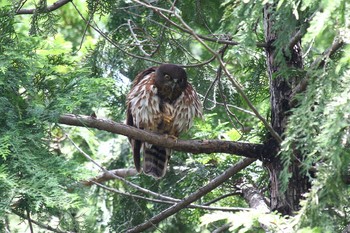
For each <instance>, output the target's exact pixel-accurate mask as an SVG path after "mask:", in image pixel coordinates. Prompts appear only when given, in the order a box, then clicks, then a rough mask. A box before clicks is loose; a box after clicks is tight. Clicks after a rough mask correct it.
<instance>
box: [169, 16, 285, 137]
mask: <svg viewBox="0 0 350 233" xmlns="http://www.w3.org/2000/svg"><path fill="white" fill-rule="evenodd" d="M175 16H176V17H177V18H178V19H179V20H180V22H181V23H182V24H183V25H184V26H185V27H186V28H187V29H188V30H190V31H191V33H192V35H193V36H194V38H196V40H197V41H198V42H199V43H201V44H202V45H203V46H204V47H205V48H206V49H207V50H208V51H209V52H210V53H212V54H213V55H214V56H216V59H217V60H218V62H219V63H220V66H221V67H222V69H223V70H224V72H225V74H226V76H227V78H228V79H229V81H231V83H232V85H233V86H234V87H235V88H236V90H237V92H238V93H239V94H240V96H241V97H242V98H243V99H244V101H245V102H246V103H247V105H248V106H249V108H250V109H251V110H252V111H253V112H254V114H255V116H256V117H257V118H258V119H259V120H260V121H261V122H262V123H263V124H264V126H265V127H266V128H267V130H268V131H269V132H270V133H271V135H272V136H273V137H274V138H275V139H276V140H277V142H278V143H281V142H282V138H281V137H280V135H278V133H277V132H276V131H275V130H274V129H273V128H272V126H271V125H270V124H269V123H268V122H267V121H266V119H265V118H264V117H262V116H261V115H260V113H259V112H258V110H257V109H256V108H255V107H254V105H253V104H252V102H251V101H250V100H249V98H248V96H247V95H246V94H245V93H244V91H243V87H242V86H241V84H240V83H239V82H238V81H237V80H236V79H235V78H234V77H233V76H232V75H231V73H230V72H229V71H228V69H227V67H226V63H225V62H224V61H223V60H222V59H221V57H220V54H218V53H216V52H215V51H214V50H213V49H212V48H210V47H209V46H208V45H207V44H206V43H205V42H204V41H203V40H202V39H201V38H199V37H198V35H197V34H196V33H195V32H194V31H193V29H192V28H191V27H190V26H188V25H187V24H186V22H185V21H184V20H183V19H182V17H181V16H179V15H178V14H176V13H175Z"/></svg>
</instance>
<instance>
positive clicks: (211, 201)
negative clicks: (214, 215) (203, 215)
mask: <svg viewBox="0 0 350 233" xmlns="http://www.w3.org/2000/svg"><path fill="white" fill-rule="evenodd" d="M237 195H241V193H239V192H232V193H227V194H225V195H222V196H220V197H217V198H214V199H213V200H210V201H208V202H206V203H203V205H204V206H208V205H211V204H213V203H215V202H218V201H220V200H222V199H224V198H226V197H231V196H237Z"/></svg>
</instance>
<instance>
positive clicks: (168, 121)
mask: <svg viewBox="0 0 350 233" xmlns="http://www.w3.org/2000/svg"><path fill="white" fill-rule="evenodd" d="M163 121H164V122H165V123H166V124H168V125H170V124H172V123H173V121H174V117H172V116H169V115H163Z"/></svg>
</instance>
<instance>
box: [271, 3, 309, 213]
mask: <svg viewBox="0 0 350 233" xmlns="http://www.w3.org/2000/svg"><path fill="white" fill-rule="evenodd" d="M274 10H275V8H274V6H273V5H270V4H266V5H265V7H264V30H265V42H266V43H267V44H269V45H270V46H269V47H267V48H266V50H265V51H266V63H267V69H268V75H269V84H270V103H271V125H272V127H273V129H274V130H275V131H276V132H277V133H278V134H279V135H280V136H281V137H282V138H283V133H284V132H285V130H286V125H287V120H288V114H290V110H291V105H290V103H291V101H290V99H291V96H292V90H293V88H294V87H295V86H296V85H297V84H298V82H299V78H298V77H283V76H281V75H277V72H278V71H279V69H280V68H279V65H278V63H277V62H276V51H275V48H274V47H273V42H274V41H276V40H277V37H278V32H276V31H274V30H273V27H274V19H273V17H274ZM296 31H297V30H296ZM285 49H288V51H287V52H288V54H289V55H285V62H286V64H287V66H288V67H292V68H296V69H298V68H302V67H303V63H302V53H301V45H300V40H299V41H298V42H296V43H295V44H294V46H293V47H291V48H290V47H289V46H288V45H286V48H285ZM283 52H285V51H283ZM274 145H276V148H275V149H276V151H278V150H279V145H278V144H277V143H274ZM295 158H296V159H295V160H294V161H293V162H292V164H291V166H290V167H289V168H288V169H289V172H290V173H291V174H292V177H291V178H290V180H289V184H288V187H287V189H286V191H284V192H282V191H281V183H280V174H281V171H282V170H283V168H284V166H283V163H282V161H281V159H280V157H279V156H277V155H276V156H274V158H273V159H271V161H269V162H268V163H266V164H265V166H266V167H267V169H268V171H269V174H270V182H271V186H270V203H271V204H270V205H271V206H270V207H271V210H277V211H279V212H280V213H282V214H284V215H292V214H293V213H294V212H295V211H296V210H298V209H299V202H300V199H301V198H302V194H303V193H305V192H306V191H307V190H308V188H309V182H308V179H307V177H306V176H304V175H302V174H301V171H300V167H299V165H300V161H301V158H299V156H298V153H297V152H295Z"/></svg>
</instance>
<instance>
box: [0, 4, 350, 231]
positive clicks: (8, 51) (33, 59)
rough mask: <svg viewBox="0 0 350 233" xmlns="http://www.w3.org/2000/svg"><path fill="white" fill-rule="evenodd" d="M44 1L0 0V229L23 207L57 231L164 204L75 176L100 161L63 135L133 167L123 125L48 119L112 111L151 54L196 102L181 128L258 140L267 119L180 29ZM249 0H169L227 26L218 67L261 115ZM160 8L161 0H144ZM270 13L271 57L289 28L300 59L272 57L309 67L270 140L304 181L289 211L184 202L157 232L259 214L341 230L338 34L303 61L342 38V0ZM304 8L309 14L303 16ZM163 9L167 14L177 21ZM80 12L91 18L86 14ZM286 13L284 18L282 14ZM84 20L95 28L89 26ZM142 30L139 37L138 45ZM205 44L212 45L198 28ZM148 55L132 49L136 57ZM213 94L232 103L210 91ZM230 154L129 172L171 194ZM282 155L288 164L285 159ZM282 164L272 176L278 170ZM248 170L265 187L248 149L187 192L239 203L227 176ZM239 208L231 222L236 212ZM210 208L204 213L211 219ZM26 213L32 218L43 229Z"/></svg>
mask: <svg viewBox="0 0 350 233" xmlns="http://www.w3.org/2000/svg"><path fill="white" fill-rule="evenodd" d="M53 2H54V1H47V2H46V1H26V2H24V5H23V8H28V9H29V8H34V7H35V8H37V9H39V10H38V11H37V12H36V13H34V14H32V15H16V10H17V9H18V8H19V6H20V5H21V3H20V1H4V0H3V1H0V231H3V232H10V231H11V232H30V229H29V226H28V222H27V221H23V216H27V214H28V213H30V215H31V217H32V219H35V220H36V221H37V222H39V223H40V224H43V225H46V226H48V225H49V226H52V227H54V228H55V229H56V228H57V229H60V231H63V232H68V231H69V232H122V231H125V230H126V229H128V228H130V227H132V226H135V225H137V224H140V223H142V222H144V221H145V220H147V219H149V218H150V217H152V216H154V215H155V214H158V213H159V212H160V211H162V210H163V209H165V208H166V207H167V205H164V204H159V203H152V202H148V201H145V200H141V199H137V198H132V197H130V196H126V195H119V194H116V193H112V192H109V191H106V190H104V189H101V188H99V187H97V186H91V187H85V186H83V185H81V183H80V181H81V180H87V179H89V178H91V177H94V176H96V175H98V174H99V172H100V170H99V169H98V168H97V167H96V166H94V165H93V164H92V163H91V162H90V161H88V160H87V159H86V158H85V157H84V156H82V154H81V153H80V152H79V151H78V150H77V148H76V147H75V146H74V145H73V144H72V141H73V142H74V143H75V144H76V145H78V146H79V148H81V149H83V150H84V151H85V152H86V153H87V154H89V155H90V156H91V157H92V158H93V159H94V160H95V161H97V162H98V163H99V164H101V165H103V166H104V167H105V168H106V169H109V170H110V169H117V168H128V167H132V166H133V164H132V158H131V154H130V148H129V145H128V141H127V139H126V138H125V137H122V136H118V135H112V134H110V133H106V132H102V131H98V130H93V129H87V128H76V127H68V126H64V125H59V124H57V121H58V117H59V116H60V115H61V114H64V113H74V114H85V115H90V114H92V113H93V112H95V113H96V114H97V116H98V117H105V118H109V119H112V120H114V121H117V122H123V121H124V119H125V95H126V93H127V91H128V89H129V87H130V84H131V82H132V79H133V77H135V75H136V74H137V73H138V72H139V71H140V70H142V69H145V68H147V67H149V66H153V65H156V64H157V62H160V63H163V62H171V63H177V64H184V65H194V66H193V67H191V66H190V67H187V68H186V71H187V73H188V76H189V77H190V81H191V83H192V84H193V85H194V86H195V87H196V89H197V91H198V93H199V94H200V96H201V98H202V100H204V96H206V97H207V98H206V101H205V103H204V106H205V108H206V110H205V120H203V121H201V120H198V121H196V123H195V126H194V127H193V128H192V129H191V130H190V131H189V132H188V133H187V134H185V135H183V136H182V137H183V138H185V139H190V138H195V139H228V140H241V141H247V142H254V143H261V142H263V141H264V139H265V135H266V132H267V131H266V129H265V128H264V126H263V125H262V124H261V123H260V122H259V121H258V120H257V118H255V117H253V116H252V115H251V114H247V113H246V112H243V111H239V110H237V108H235V107H239V108H243V109H246V110H249V109H248V107H247V105H246V103H245V102H244V101H243V99H242V98H241V96H240V95H239V94H238V93H237V90H235V89H234V88H233V87H232V84H231V83H230V82H229V81H228V80H227V79H226V78H224V77H222V78H221V83H220V84H216V85H214V86H212V83H213V82H214V80H215V79H216V77H217V76H216V73H217V68H218V63H217V62H216V61H215V60H214V61H212V62H210V63H207V64H204V65H196V64H200V63H203V62H205V61H208V60H209V59H210V58H211V57H212V54H210V52H209V51H208V50H207V49H206V48H204V47H203V46H202V45H201V44H200V43H198V41H197V40H195V39H194V38H193V37H192V36H191V35H190V34H188V33H185V32H184V31H182V30H181V29H179V28H177V27H174V26H172V25H170V24H169V22H166V21H165V20H164V19H162V18H161V17H160V16H159V15H157V14H155V13H154V12H153V11H151V10H149V9H147V8H146V7H143V6H140V5H137V4H136V3H134V2H132V1H104V0H100V1H72V2H73V3H74V4H71V3H69V4H67V5H65V6H64V7H61V8H59V9H57V10H55V11H53V12H49V13H43V12H41V11H40V9H45V6H46V5H51V4H52V3H53ZM266 2H268V1H265V2H262V1H243V2H241V1H233V0H226V1H199V0H198V1H181V2H180V1H179V2H178V3H177V4H176V7H177V11H178V12H179V13H180V14H181V17H182V19H183V20H184V21H185V22H186V23H187V24H188V25H189V26H190V27H191V28H193V29H194V31H195V32H196V33H198V34H201V35H230V36H231V38H229V39H231V40H233V41H237V42H239V44H238V45H236V46H229V47H228V48H227V50H226V52H225V55H224V59H225V61H227V67H228V69H229V71H230V72H231V73H232V74H233V75H234V76H235V78H236V79H237V80H238V81H239V82H240V83H241V84H242V85H243V87H244V90H245V92H246V94H247V96H248V97H249V99H250V100H251V101H252V103H253V104H254V106H255V107H256V108H257V109H258V110H259V112H260V113H261V114H262V115H263V116H264V117H265V118H267V119H270V114H269V112H270V105H269V89H268V88H269V81H268V76H267V74H266V63H265V62H266V61H265V52H264V50H263V49H262V48H261V47H259V46H257V43H263V42H264V33H263V24H262V22H263V20H262V13H261V12H262V8H263V7H264V4H265V3H266ZM156 5H157V7H163V8H166V9H168V8H169V7H170V5H169V2H167V1H159V2H156ZM276 8H277V11H276V14H275V15H274V17H275V20H276V22H277V23H276V25H277V26H276V28H275V29H276V30H277V31H278V32H279V35H280V36H279V38H278V40H277V41H276V42H275V46H276V50H277V51H278V54H279V58H280V60H279V62H280V64H281V66H283V61H284V60H285V59H282V58H283V56H284V54H283V47H284V46H283V45H285V44H288V42H289V40H290V37H291V33H292V32H293V31H294V29H295V28H300V29H301V30H302V31H303V32H304V36H303V38H302V42H303V46H302V47H303V49H304V50H305V54H304V62H305V64H304V66H305V67H304V69H303V70H290V69H288V68H287V67H285V68H284V69H282V70H281V73H282V74H286V76H287V77H288V76H292V75H294V74H295V73H297V74H300V75H307V76H308V77H309V80H310V82H309V85H308V89H307V91H306V92H305V93H303V94H300V96H298V99H299V100H300V105H299V106H297V108H295V109H294V110H293V111H292V114H291V117H290V119H289V124H288V129H287V132H286V133H285V140H284V142H283V147H282V153H281V155H280V156H282V159H283V161H284V163H285V164H286V165H288V164H289V163H291V162H292V160H293V156H292V153H291V151H292V150H293V149H298V150H300V152H301V153H302V155H303V156H304V157H305V161H303V163H302V167H303V169H304V172H305V174H309V171H310V169H311V168H314V167H316V168H317V170H318V173H317V176H316V177H315V176H312V175H311V174H310V179H311V181H312V189H311V190H310V192H309V193H308V194H307V195H306V197H305V200H304V201H303V203H302V206H301V210H300V211H299V213H297V215H296V216H295V217H293V218H284V217H282V216H280V215H278V214H276V213H271V214H262V213H255V212H247V213H245V212H244V213H241V212H239V213H225V214H224V213H221V212H219V213H218V212H212V211H210V212H208V211H205V210H202V209H184V210H182V211H181V212H179V213H177V214H176V215H174V216H172V217H170V218H168V219H167V220H165V221H163V222H162V223H161V224H159V225H158V226H157V228H156V230H155V231H157V232H210V231H212V230H214V229H216V228H218V227H220V226H221V225H223V224H225V223H226V222H232V223H234V225H233V226H232V227H231V228H230V229H231V231H237V232H238V231H240V232H246V231H248V232H258V230H262V228H261V225H260V224H259V223H261V222H263V223H265V224H270V225H271V223H272V225H274V226H275V228H272V227H271V231H276V232H279V231H281V229H282V230H283V232H288V231H290V232H295V231H297V230H300V232H340V231H341V230H342V229H344V227H345V226H347V225H348V224H349V217H348V216H349V204H348V198H349V186H348V184H346V182H344V180H343V179H344V173H346V172H347V170H348V165H349V158H350V157H349V124H350V122H349V112H350V109H349V106H350V104H349V101H350V96H349V93H350V90H349V80H350V72H349V61H350V51H349V47H348V46H345V47H343V48H342V49H341V50H340V51H339V52H338V53H337V54H335V56H334V57H332V59H328V60H327V61H326V62H327V65H326V66H325V67H324V68H321V69H317V68H315V67H312V65H311V64H312V62H313V61H315V59H317V58H318V57H319V56H320V54H321V53H322V52H323V51H325V50H326V49H327V48H328V47H329V46H330V45H331V44H332V42H333V40H334V38H335V37H339V38H343V39H344V40H345V41H347V42H349V35H350V33H349V22H350V21H349V18H350V17H349V12H350V11H349V4H348V3H347V1H345V0H343V1H340V0H337V1H325V0H323V1H302V2H300V1H298V2H295V1H287V0H285V1H279V2H278V4H277V7H276ZM308 18H311V21H310V22H309V23H305V21H306V19H308ZM174 21H175V22H176V23H178V24H180V22H179V21H177V20H176V19H174ZM88 22H90V23H91V25H92V26H93V27H91V26H88V24H87V23H88ZM287 22H288V23H287ZM94 28H95V29H94ZM137 41H142V45H143V47H142V49H140V48H141V47H140V46H139V45H137ZM207 44H208V45H209V46H210V47H211V48H212V49H214V50H216V51H218V50H220V49H222V48H223V46H224V45H222V44H219V43H217V42H209V41H208V42H207ZM145 57H146V58H147V60H145V59H141V58H145ZM224 101H226V102H227V103H228V104H230V105H232V106H233V107H231V108H230V110H231V111H232V112H234V115H230V114H228V113H227V111H226V109H225V108H224V107H223V106H222V105H220V104H218V103H223V102H224ZM239 160H240V158H239V157H238V156H234V155H227V154H217V153H216V154H198V155H192V154H188V153H180V152H177V153H176V154H174V155H173V156H172V161H171V164H170V167H169V171H168V173H167V175H166V177H165V178H164V179H162V180H160V181H156V180H153V179H152V178H149V177H145V176H143V175H139V176H135V177H129V178H128V180H129V181H132V182H133V183H135V184H137V185H140V186H142V187H147V188H148V189H149V190H151V191H154V192H157V193H161V194H164V195H167V196H171V197H175V198H178V199H182V198H184V197H186V196H187V195H189V194H191V193H193V192H194V191H196V190H198V188H199V187H201V186H203V185H204V184H206V183H208V182H209V181H210V180H211V179H213V178H215V177H216V176H217V175H219V174H221V173H222V172H223V171H224V170H225V169H226V168H228V167H229V166H231V165H232V164H235V163H236V162H238V161H239ZM286 167H287V166H286ZM289 177H290V174H289V173H288V170H286V171H285V172H284V173H283V174H282V176H281V179H282V180H283V181H284V182H285V183H287V182H288V178H289ZM241 179H244V180H248V181H249V182H252V183H254V184H255V185H256V186H257V187H258V188H259V189H260V190H263V191H264V192H265V194H267V196H268V191H267V188H268V175H267V171H266V170H265V169H264V167H263V165H262V163H261V162H256V163H254V164H253V165H251V166H250V167H248V168H247V169H245V170H244V171H242V172H241V173H239V174H238V175H236V176H234V177H232V178H231V179H230V180H229V181H227V182H226V183H225V184H224V185H222V186H220V187H219V188H218V189H215V190H214V191H213V192H211V193H209V194H208V195H206V196H205V197H204V198H202V199H201V200H200V202H201V203H206V202H208V201H210V200H213V199H214V198H217V197H220V196H222V195H225V194H232V195H230V196H229V197H228V198H224V199H221V200H219V201H218V202H216V203H215V205H217V206H225V207H230V206H231V207H235V206H240V207H247V206H248V205H247V203H246V202H245V201H244V200H243V198H242V197H241V196H240V195H239V189H238V188H237V180H241ZM107 185H108V186H109V187H112V188H115V189H118V190H120V191H124V192H128V193H132V194H140V193H139V192H138V191H135V189H132V188H131V187H129V186H128V185H125V184H123V183H121V182H118V181H109V182H107ZM238 219H239V220H240V221H238V222H237V220H238ZM216 220H217V221H216ZM37 225H38V224H35V226H34V228H35V229H36V230H37V231H38V232H39V231H40V232H44V231H47V229H46V230H45V228H41V230H39V228H40V227H38V226H37Z"/></svg>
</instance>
